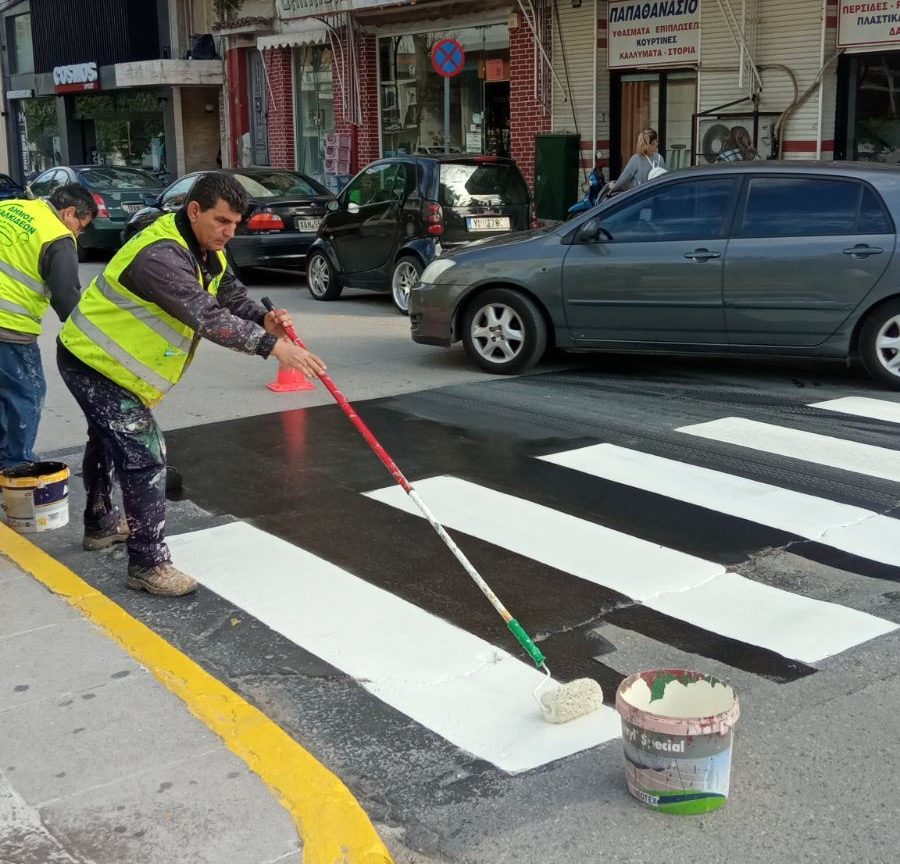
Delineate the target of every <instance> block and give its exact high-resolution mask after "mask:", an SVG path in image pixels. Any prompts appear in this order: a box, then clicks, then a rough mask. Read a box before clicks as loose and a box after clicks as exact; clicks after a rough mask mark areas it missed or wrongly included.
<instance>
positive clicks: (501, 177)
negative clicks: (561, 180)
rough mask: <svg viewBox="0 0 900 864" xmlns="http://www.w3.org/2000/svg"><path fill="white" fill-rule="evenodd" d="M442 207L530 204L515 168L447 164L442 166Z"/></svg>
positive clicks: (476, 163) (525, 188) (506, 165)
mask: <svg viewBox="0 0 900 864" xmlns="http://www.w3.org/2000/svg"><path fill="white" fill-rule="evenodd" d="M440 203H441V204H443V205H444V206H446V207H470V206H472V205H477V204H493V205H501V206H502V205H515V204H527V203H528V187H527V186H526V185H525V181H524V180H523V179H522V175H521V174H520V173H519V170H518V169H517V168H516V167H515V166H514V165H508V164H505V163H503V162H445V163H444V164H442V165H441V201H440Z"/></svg>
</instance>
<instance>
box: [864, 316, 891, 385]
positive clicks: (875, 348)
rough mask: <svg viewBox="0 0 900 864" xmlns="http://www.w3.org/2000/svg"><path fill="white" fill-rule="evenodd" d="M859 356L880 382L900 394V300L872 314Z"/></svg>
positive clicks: (870, 373)
mask: <svg viewBox="0 0 900 864" xmlns="http://www.w3.org/2000/svg"><path fill="white" fill-rule="evenodd" d="M859 356H860V359H861V360H862V363H863V366H864V367H865V369H866V372H868V373H869V375H871V376H872V377H873V378H874V379H875V380H876V381H878V382H879V383H880V384H883V385H884V386H885V387H890V388H891V389H892V390H900V300H891V301H890V302H889V303H885V304H884V305H883V306H881V307H879V308H878V309H876V310H875V311H874V312H872V313H870V314H869V317H868V318H867V319H866V322H865V324H863V328H862V330H861V331H860V334H859Z"/></svg>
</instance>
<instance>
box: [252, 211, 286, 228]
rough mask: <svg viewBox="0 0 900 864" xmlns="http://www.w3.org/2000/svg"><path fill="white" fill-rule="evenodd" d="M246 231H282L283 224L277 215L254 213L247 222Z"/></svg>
mask: <svg viewBox="0 0 900 864" xmlns="http://www.w3.org/2000/svg"><path fill="white" fill-rule="evenodd" d="M247 230H248V231H283V230H284V222H283V221H282V220H281V217H280V216H279V215H278V214H277V213H254V214H253V215H252V216H251V217H250V218H249V219H248V220H247Z"/></svg>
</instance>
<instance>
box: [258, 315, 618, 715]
mask: <svg viewBox="0 0 900 864" xmlns="http://www.w3.org/2000/svg"><path fill="white" fill-rule="evenodd" d="M262 304H263V306H265V307H266V309H268V310H269V311H270V312H272V311H274V309H275V305H274V304H273V303H272V301H271V300H270V299H269V298H268V297H263V298H262ZM285 333H287V335H288V338H290V339H291V341H292V342H294V343H295V344H296V345H299V346H300V347H301V348H306V346H305V345H304V344H303V343H302V342H301V341H300V337H299V336H297V332H296V331H295V330H294V328H293V327H285ZM319 380H320V381H321V382H322V383H323V384H324V385H325V387H326V389H327V390H328V392H329V393H331V395H332V396H333V397H334V399H335V401H336V402H337V403H338V405H340V406H341V410H342V411H343V412H344V414H346V415H347V419H349V420H350V422H351V423H352V424H353V425H354V426H355V427H356V428H357V430H358V431H359V433H360V434H361V435H362V436H363V438H364V439H365V440H366V443H367V444H368V445H369V447H371V448H372V450H373V451H374V453H375V455H376V456H377V457H378V458H379V459H380V460H381V463H382V464H383V465H384V467H385V468H387V470H388V471H389V472H390V474H391V476H392V477H393V478H394V480H396V481H397V483H398V484H399V485H400V487H401V488H402V489H403V491H404V492H406V494H407V495H409V497H410V498H411V499H412V500H413V501H414V502H415V505H416V507H418V508H419V510H420V511H421V513H422V515H423V516H424V517H425V518H426V519H427V520H428V523H429V524H430V525H431V527H432V528H434V530H435V531H437V533H438V536H439V537H440V538H441V540H443V541H444V543H445V544H446V545H447V548H448V549H449V550H450V551H451V552H452V553H453V554H454V556H455V557H456V560H457V561H459V563H460V564H462V566H463V568H464V569H465V571H466V573H468V574H469V576H471V577H472V580H473V581H474V582H475V584H476V585H477V586H478V587H479V588H480V589H481V592H482V594H484V596H485V597H487V599H488V600H489V601H490V603H491V605H492V606H493V607H494V609H496V610H497V613H498V614H499V615H500V617H501V618H502V619H503V620H504V621H505V622H506V626H507V627H508V628H509V630H510V632H511V633H512V634H513V636H515V637H516V640H517V641H518V643H519V644H520V645H521V646H522V648H523V650H524V651H525V653H526V654H527V655H528V656H529V657H530V658H531V659H532V661H534V665H535V666H537V668H538V669H540V670H542V671H543V672H544V673H545V675H546V676H547V677H546V678H545V679H544V680H543V681H541V683H540V684H539V685H538V686H537V687H536V688H535V690H534V698H535V700H536V701H537V703H538V705H540V707H541V711H542V713H543V715H544V718H545V719H546V720H548V721H549V722H551V723H568V722H569V721H570V720H575V719H577V718H579V717H583V716H584V715H585V714H590V713H591V712H592V711H596V710H598V709H600V708H601V707H602V706H603V691H602V690H601V689H600V685H599V684H598V683H597V682H596V681H594V680H593V679H592V678H579V679H577V680H575V681H571V682H569V683H568V684H562V685H560V686H558V687H556V688H555V689H553V690H547V691H546V692H542V691H544V689H545V688H546V687H547V686H548V685H549V682H550V681H552V677H551V675H550V669H549V667H548V666H547V663H546V662H545V657H544V654H543V652H542V651H541V649H540V648H538V646H537V645H535V643H534V640H533V639H532V638H531V637H530V636H529V635H528V633H526V632H525V628H524V627H523V626H522V625H521V624H520V623H519V622H518V621H516V619H515V618H513V616H512V615H510V613H509V611H508V610H507V609H506V607H505V606H504V605H503V604H502V603H501V602H500V600H499V599H498V597H497V595H496V594H495V593H494V592H493V591H492V590H491V587H490V585H488V584H487V582H485V581H484V579H482V578H481V575H480V574H479V573H478V571H477V570H476V569H475V567H474V566H473V565H472V562H471V561H469V559H468V558H466V556H465V555H464V554H463V552H462V550H461V549H460V548H459V547H458V546H457V545H456V543H454V542H453V539H452V538H451V537H450V535H449V534H448V533H447V532H446V531H445V530H444V526H443V525H441V523H440V522H438V520H437V518H436V517H435V515H434V514H433V513H432V512H431V510H429V509H428V507H426V506H425V502H424V501H422V499H421V498H420V497H419V496H418V494H417V493H416V490H415V489H413V487H412V485H411V484H410V482H409V481H408V480H407V479H406V477H404V476H403V472H401V471H400V469H399V468H398V467H397V465H396V463H395V462H394V460H393V459H391V457H390V456H389V455H388V453H387V451H386V450H385V449H384V447H382V446H381V444H380V443H379V442H378V439H377V438H376V437H375V436H374V435H373V434H372V432H371V430H370V429H369V427H368V426H366V424H365V423H363V421H362V420H361V419H360V418H359V416H358V415H357V413H356V411H354V410H353V406H352V405H351V404H350V403H349V402H348V401H347V399H346V397H345V396H344V394H343V393H341V391H340V390H338V388H337V387H336V386H335V384H334V382H333V381H332V380H331V378H329V377H328V375H326V374H322V375H319Z"/></svg>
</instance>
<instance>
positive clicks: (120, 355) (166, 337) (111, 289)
mask: <svg viewBox="0 0 900 864" xmlns="http://www.w3.org/2000/svg"><path fill="white" fill-rule="evenodd" d="M163 240H174V241H175V242H176V243H178V244H179V245H180V246H183V247H184V248H185V249H187V248H188V245H187V243H186V242H185V239H184V238H183V237H182V236H181V232H180V231H179V230H178V228H177V227H176V225H175V215H174V214H171V213H170V214H167V215H165V216H161V217H160V218H159V219H157V220H156V221H155V222H153V223H152V224H151V225H148V226H147V227H146V228H144V230H143V231H141V232H140V233H139V234H136V235H135V236H134V237H132V238H131V240H129V241H128V242H127V243H126V244H125V245H124V246H123V247H122V248H121V249H120V250H119V251H118V252H117V253H116V254H115V256H113V258H112V260H111V261H110V262H109V264H108V265H107V266H106V269H105V270H104V271H103V273H101V274H100V275H99V276H98V277H97V278H96V279H94V280H93V281H92V282H91V284H90V285H88V287H87V289H86V290H85V292H84V294H83V295H82V297H81V300H80V301H79V303H78V306H77V307H76V308H75V309H74V310H73V312H72V314H71V315H70V316H69V317H68V319H67V320H66V323H65V324H64V325H63V328H62V330H61V331H60V334H59V338H60V341H61V342H62V343H63V345H65V346H66V348H68V349H69V351H71V352H72V353H73V354H74V355H75V356H76V357H78V358H79V360H81V361H82V363H86V364H87V365H88V366H90V367H91V368H92V369H96V370H97V371H98V372H99V373H100V374H101V375H105V376H106V377H107V378H109V379H110V380H111V381H113V382H115V383H116V384H118V385H119V386H120V387H124V388H125V389H126V390H130V391H131V392H132V393H134V394H135V396H137V397H138V398H139V399H140V400H141V402H143V403H144V404H145V405H147V406H148V407H151V408H152V407H153V406H154V405H158V404H159V403H160V402H161V401H162V398H163V397H164V396H165V395H166V393H168V392H169V390H171V389H172V387H174V386H175V385H176V384H177V383H178V381H179V380H180V379H181V376H182V375H183V374H184V372H185V370H186V369H187V367H188V366H189V365H190V363H191V360H192V359H193V357H194V351H195V350H196V348H197V341H198V338H197V336H196V334H195V332H194V331H193V330H192V329H191V328H190V327H188V326H187V324H183V323H182V322H181V321H179V320H178V319H177V318H174V317H173V316H172V315H170V314H169V313H168V312H166V311H165V310H164V309H162V308H161V307H160V306H158V305H157V304H156V303H153V302H151V301H149V300H144V299H143V298H141V297H138V296H137V295H136V294H134V293H132V292H131V291H129V290H128V289H127V288H126V287H125V286H124V285H122V283H121V282H120V281H119V279H120V277H121V275H122V273H123V272H124V271H125V269H126V268H127V267H128V266H129V264H131V262H132V261H134V259H135V258H136V257H137V255H138V253H139V252H141V251H142V250H144V249H146V248H147V247H148V246H151V245H152V244H154V243H159V242H161V241H163ZM216 255H217V256H218V258H219V263H220V265H221V271H220V273H219V275H218V276H215V277H214V278H213V279H212V281H211V282H210V284H209V287H208V289H207V290H208V291H209V293H210V294H212V295H213V296H215V295H217V294H218V291H219V282H220V281H221V279H222V275H223V274H224V273H225V267H226V262H225V255H224V253H222V252H217V253H216ZM197 281H198V282H199V284H200V287H201V288H202V287H203V275H202V274H201V272H200V268H199V266H198V268H197Z"/></svg>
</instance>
